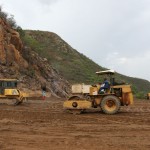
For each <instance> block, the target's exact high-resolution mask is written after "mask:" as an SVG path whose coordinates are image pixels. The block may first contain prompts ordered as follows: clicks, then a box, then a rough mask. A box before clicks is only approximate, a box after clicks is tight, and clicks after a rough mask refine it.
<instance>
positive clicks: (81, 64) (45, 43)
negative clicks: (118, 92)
mask: <svg viewBox="0 0 150 150" xmlns="http://www.w3.org/2000/svg"><path fill="white" fill-rule="evenodd" d="M23 41H24V43H25V45H26V46H29V47H31V49H33V50H34V51H36V52H37V53H38V54H39V55H40V56H41V57H44V58H46V59H47V60H48V61H49V62H50V64H51V65H52V66H53V68H55V69H56V70H57V71H58V72H59V73H60V74H61V75H62V76H63V77H64V78H66V79H67V80H68V81H69V82H70V83H71V84H73V83H85V84H93V83H97V82H101V81H102V79H100V78H98V77H97V76H96V74H95V72H96V71H100V70H105V69H106V68H103V67H101V66H99V65H98V64H96V63H95V62H93V61H92V60H90V59H89V58H87V57H86V56H84V55H83V54H81V53H79V52H78V51H76V50H75V49H73V48H72V47H71V46H69V45H68V44H67V43H66V42H65V41H64V40H62V39H61V38H60V37H59V36H58V35H56V34H55V33H52V32H44V31H31V30H28V31H25V35H24V36H23ZM115 78H116V79H117V81H124V82H126V83H129V84H131V85H132V89H133V92H134V94H135V95H136V96H137V97H139V98H142V97H144V95H145V94H146V93H147V92H149V90H150V82H148V81H147V80H143V79H138V78H132V77H128V76H124V75H121V74H118V73H117V74H116V75H115Z"/></svg>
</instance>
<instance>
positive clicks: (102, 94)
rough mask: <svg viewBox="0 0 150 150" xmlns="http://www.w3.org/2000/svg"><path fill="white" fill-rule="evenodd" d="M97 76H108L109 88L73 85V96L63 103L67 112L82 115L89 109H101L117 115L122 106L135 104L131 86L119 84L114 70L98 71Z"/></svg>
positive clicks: (97, 85) (106, 112) (98, 85)
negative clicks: (114, 76)
mask: <svg viewBox="0 0 150 150" xmlns="http://www.w3.org/2000/svg"><path fill="white" fill-rule="evenodd" d="M96 74H97V75H104V76H105V77H106V76H107V78H109V82H108V83H109V87H108V88H106V89H104V88H102V86H103V84H102V85H100V84H96V85H85V84H74V85H72V95H71V96H70V97H69V98H68V99H67V100H66V101H65V102H64V103H63V107H64V109H65V110H67V111H69V112H71V113H73V114H80V113H82V112H83V111H85V110H87V109H90V108H97V107H100V108H101V110H102V112H104V113H105V114H109V115H112V114H116V113H117V112H118V111H119V109H120V107H121V106H128V105H130V104H133V94H132V90H131V86H130V85H127V84H125V83H124V84H117V83H116V82H115V80H114V78H113V75H114V74H115V71H114V70H105V71H98V72H96ZM101 89H102V90H101ZM100 90H101V91H100Z"/></svg>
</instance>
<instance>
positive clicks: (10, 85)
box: [0, 79, 17, 95]
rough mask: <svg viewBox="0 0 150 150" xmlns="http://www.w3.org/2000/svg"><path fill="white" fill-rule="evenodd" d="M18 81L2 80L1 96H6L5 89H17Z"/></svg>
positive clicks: (0, 81)
mask: <svg viewBox="0 0 150 150" xmlns="http://www.w3.org/2000/svg"><path fill="white" fill-rule="evenodd" d="M16 88H17V80H16V79H0V94H1V95H4V91H5V89H16Z"/></svg>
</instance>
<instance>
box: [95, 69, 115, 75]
mask: <svg viewBox="0 0 150 150" xmlns="http://www.w3.org/2000/svg"><path fill="white" fill-rule="evenodd" d="M96 74H98V75H104V74H106V75H113V74H115V71H114V70H105V71H98V72H96Z"/></svg>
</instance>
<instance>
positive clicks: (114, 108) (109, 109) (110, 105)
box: [100, 95, 121, 115]
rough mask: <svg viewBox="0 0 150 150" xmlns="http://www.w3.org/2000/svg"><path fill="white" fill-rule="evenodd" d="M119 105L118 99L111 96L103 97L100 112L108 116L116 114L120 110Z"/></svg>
mask: <svg viewBox="0 0 150 150" xmlns="http://www.w3.org/2000/svg"><path fill="white" fill-rule="evenodd" d="M120 105H121V103H120V100H119V98H117V97H116V96H113V95H109V96H105V97H104V98H103V99H102V101H101V104H100V106H101V109H102V111H103V112H104V113H106V114H109V115H113V114H115V113H117V112H118V111H119V109H120Z"/></svg>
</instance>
